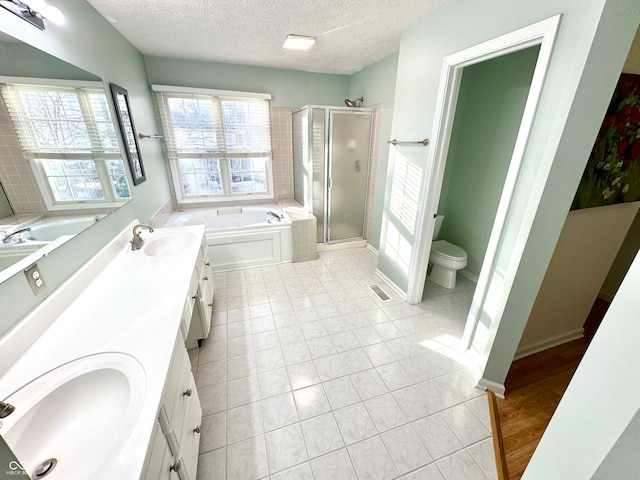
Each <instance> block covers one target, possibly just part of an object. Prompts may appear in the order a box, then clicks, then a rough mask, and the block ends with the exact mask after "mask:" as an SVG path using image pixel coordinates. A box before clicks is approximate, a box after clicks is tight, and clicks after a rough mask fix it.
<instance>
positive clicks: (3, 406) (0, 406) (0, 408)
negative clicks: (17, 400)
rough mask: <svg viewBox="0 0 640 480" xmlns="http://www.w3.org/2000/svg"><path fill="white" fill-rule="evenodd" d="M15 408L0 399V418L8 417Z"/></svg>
mask: <svg viewBox="0 0 640 480" xmlns="http://www.w3.org/2000/svg"><path fill="white" fill-rule="evenodd" d="M15 409H16V407H14V406H13V405H9V404H8V403H4V402H2V401H0V418H5V417H8V416H9V415H11V414H12V413H13V411H14V410H15Z"/></svg>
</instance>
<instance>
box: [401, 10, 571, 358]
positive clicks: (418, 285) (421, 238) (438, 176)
mask: <svg viewBox="0 0 640 480" xmlns="http://www.w3.org/2000/svg"><path fill="white" fill-rule="evenodd" d="M560 19H561V15H556V16H554V17H551V18H548V19H546V20H542V21H540V22H538V23H535V24H533V25H529V26H527V27H524V28H521V29H519V30H516V31H514V32H511V33H508V34H506V35H503V36H500V37H498V38H495V39H492V40H489V41H487V42H484V43H481V44H479V45H475V46H473V47H470V48H468V49H466V50H462V51H460V52H457V53H454V54H452V55H449V56H447V57H445V58H444V60H443V65H442V71H441V75H440V86H439V88H438V96H437V101H436V115H435V122H434V126H433V131H432V135H431V139H432V140H431V141H432V143H431V148H430V151H429V159H428V161H427V165H428V166H430V169H429V171H427V172H426V175H425V178H427V179H428V184H427V186H426V188H425V189H424V192H425V193H424V194H423V197H422V205H421V206H422V208H421V209H420V210H419V214H418V219H417V225H418V228H417V232H416V241H415V248H414V254H413V256H412V258H411V263H410V268H409V272H410V274H409V279H408V286H407V301H408V302H409V303H414V304H415V303H419V302H420V301H421V300H422V292H423V290H424V284H425V281H426V275H427V267H428V263H429V254H430V251H431V241H432V236H433V229H434V226H435V221H434V214H435V213H436V212H437V208H438V202H439V198H440V190H441V187H442V181H443V178H444V170H445V164H446V160H447V154H448V150H449V142H450V140H451V131H452V127H453V121H454V115H455V110H456V104H457V99H458V93H459V89H460V80H461V78H462V71H463V69H464V68H465V67H467V66H470V65H474V64H477V63H480V62H483V61H486V60H490V59H493V58H496V57H500V56H503V55H507V54H509V53H513V52H516V51H519V50H523V49H526V48H529V47H532V46H535V45H540V52H539V54H538V60H537V62H536V67H535V70H534V74H533V78H532V81H531V87H530V89H529V95H528V97H527V102H526V105H525V109H524V113H523V116H522V121H521V124H520V129H519V131H518V136H517V139H516V143H515V146H514V150H513V154H512V157H511V161H510V164H509V169H508V172H507V176H506V179H505V184H504V188H503V191H502V195H501V197H500V202H499V205H498V210H497V212H496V217H495V220H494V224H493V229H492V231H491V236H490V239H489V243H488V246H487V251H486V254H485V258H484V261H483V264H482V269H481V271H480V275H479V278H478V284H477V287H476V291H475V294H474V297H473V303H472V306H471V310H470V312H469V315H468V317H467V323H466V327H465V331H464V334H463V339H464V341H465V342H466V343H467V346H468V347H470V346H471V345H472V342H473V338H474V336H475V332H476V327H477V322H478V314H479V312H480V307H481V306H482V305H483V304H484V301H485V299H486V296H487V293H488V290H489V286H490V285H489V280H490V279H491V278H492V277H493V275H494V274H495V273H496V272H495V267H496V265H495V263H496V258H497V256H498V253H499V252H500V244H501V240H502V238H503V234H504V229H505V224H506V220H507V214H508V212H509V210H510V207H511V201H512V199H513V196H514V192H515V190H516V184H517V180H518V176H519V172H520V167H521V166H522V160H523V157H524V152H525V149H526V145H527V142H528V139H529V136H530V134H531V129H532V125H533V119H534V116H535V112H536V109H537V106H538V102H539V100H540V95H541V92H542V87H543V84H544V78H545V76H546V73H547V70H548V67H549V62H550V59H551V52H552V49H553V45H554V42H555V38H556V35H557V32H558V27H559V25H560ZM501 313H502V311H501V310H500V312H499V314H500V315H501Z"/></svg>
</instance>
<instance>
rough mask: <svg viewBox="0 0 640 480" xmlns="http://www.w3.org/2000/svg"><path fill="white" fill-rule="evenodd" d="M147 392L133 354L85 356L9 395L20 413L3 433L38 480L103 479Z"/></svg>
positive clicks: (0, 430)
mask: <svg viewBox="0 0 640 480" xmlns="http://www.w3.org/2000/svg"><path fill="white" fill-rule="evenodd" d="M145 391H146V377H145V373H144V369H143V368H142V366H141V365H140V363H138V361H137V360H135V359H134V358H133V357H130V356H128V355H125V354H120V353H102V354H96V355H91V356H88V357H84V358H81V359H78V360H75V361H72V362H70V363H67V364H65V365H62V366H60V367H58V368H56V369H54V370H52V371H50V372H48V373H46V374H44V375H42V376H40V377H38V378H36V379H35V380H33V381H31V382H30V383H28V384H27V385H25V386H24V387H22V388H21V389H20V390H18V391H17V392H15V393H13V394H12V395H11V396H10V397H8V398H7V399H5V400H4V401H5V402H6V403H10V404H11V405H13V406H14V407H15V411H14V412H13V413H12V414H11V415H9V416H8V417H6V418H4V419H3V425H2V426H1V427H0V434H1V435H2V436H3V437H4V439H5V440H6V442H7V444H8V445H9V447H11V449H12V450H13V452H14V453H15V455H16V457H17V458H18V460H19V461H20V463H21V464H22V466H23V468H24V469H25V470H26V471H27V473H29V474H30V475H31V478H33V479H37V478H43V477H44V476H45V475H46V478H47V480H54V479H65V480H69V479H87V478H100V474H101V471H102V470H103V469H104V467H105V466H107V465H108V464H109V463H110V462H111V461H112V460H113V459H115V457H116V456H117V455H118V453H119V452H120V448H122V445H123V444H124V443H125V441H126V439H127V438H128V437H129V436H130V434H131V432H132V431H133V428H134V426H135V423H136V420H137V418H138V416H139V414H140V411H141V409H142V405H143V402H144V395H145ZM38 471H40V473H43V472H44V473H45V475H38V474H37V472H38ZM47 472H48V473H47Z"/></svg>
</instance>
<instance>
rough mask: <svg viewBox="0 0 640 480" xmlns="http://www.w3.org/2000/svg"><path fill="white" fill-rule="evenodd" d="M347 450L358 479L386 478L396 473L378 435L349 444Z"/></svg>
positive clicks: (383, 479) (392, 476) (378, 479)
mask: <svg viewBox="0 0 640 480" xmlns="http://www.w3.org/2000/svg"><path fill="white" fill-rule="evenodd" d="M348 450H349V456H350V457H351V460H352V461H353V465H354V467H355V469H356V472H357V474H358V478H360V480H387V479H391V478H394V477H396V476H397V475H398V471H397V470H396V467H395V465H394V463H393V460H391V457H390V456H389V454H388V453H387V450H386V448H385V447H384V444H383V443H382V440H381V439H380V437H378V436H376V437H373V438H370V439H369V440H364V441H363V442H360V443H356V444H354V445H351V446H350V447H348Z"/></svg>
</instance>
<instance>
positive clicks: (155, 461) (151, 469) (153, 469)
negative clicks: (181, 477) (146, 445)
mask: <svg viewBox="0 0 640 480" xmlns="http://www.w3.org/2000/svg"><path fill="white" fill-rule="evenodd" d="M147 459H148V460H147V465H146V469H145V473H144V475H143V477H142V478H143V479H144V480H173V479H175V478H176V477H175V472H173V471H172V470H171V466H172V465H173V464H174V460H173V455H172V454H171V450H170V449H169V443H168V442H167V438H166V437H165V435H164V434H163V433H162V428H160V423H159V422H158V421H156V425H155V427H154V429H153V434H152V436H151V442H150V450H149V452H148V453H147Z"/></svg>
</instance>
